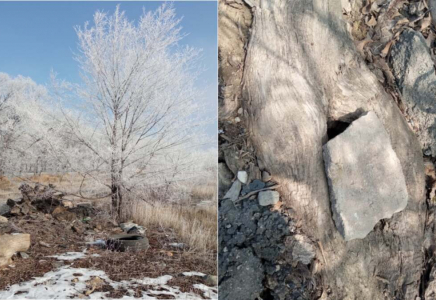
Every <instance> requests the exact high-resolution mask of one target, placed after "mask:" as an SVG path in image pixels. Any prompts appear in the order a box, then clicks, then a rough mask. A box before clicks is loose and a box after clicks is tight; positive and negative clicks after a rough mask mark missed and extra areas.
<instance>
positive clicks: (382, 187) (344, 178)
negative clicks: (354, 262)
mask: <svg viewBox="0 0 436 300" xmlns="http://www.w3.org/2000/svg"><path fill="white" fill-rule="evenodd" d="M323 156H324V163H325V170H326V173H327V179H328V185H329V194H330V201H331V208H332V211H333V219H334V221H335V225H336V228H337V229H338V230H339V232H340V233H341V234H342V236H343V237H344V239H345V240H347V241H349V240H353V239H362V238H364V237H365V236H366V235H367V234H368V233H369V232H370V231H371V230H372V229H373V228H374V225H375V224H376V223H377V222H378V221H380V220H381V219H385V218H390V217H391V216H392V215H393V214H394V213H396V212H399V211H401V210H403V209H404V208H405V207H406V205H407V200H408V193H407V188H406V182H405V179H404V175H403V170H402V168H401V164H400V161H399V159H398V157H397V155H396V154H395V152H394V150H393V149H392V146H391V141H390V139H389V136H388V134H387V132H386V130H385V128H384V126H383V124H382V123H381V121H380V120H379V119H378V118H377V116H376V115H375V113H373V112H368V113H367V114H366V115H364V116H362V117H360V118H359V119H357V120H356V121H354V122H353V123H351V125H350V126H349V127H348V128H347V129H346V130H345V131H344V132H343V133H341V134H340V135H338V136H336V137H335V138H334V139H332V140H330V141H329V142H328V143H327V144H325V145H324V147H323Z"/></svg>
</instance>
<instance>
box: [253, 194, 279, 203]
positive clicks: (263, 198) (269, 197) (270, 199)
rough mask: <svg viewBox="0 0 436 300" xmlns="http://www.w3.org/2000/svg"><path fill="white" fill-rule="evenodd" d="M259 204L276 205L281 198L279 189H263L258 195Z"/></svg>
mask: <svg viewBox="0 0 436 300" xmlns="http://www.w3.org/2000/svg"><path fill="white" fill-rule="evenodd" d="M258 200H259V204H260V205H262V206H268V205H274V204H276V203H277V202H279V200H280V194H279V192H277V191H263V192H260V193H259V196H258Z"/></svg>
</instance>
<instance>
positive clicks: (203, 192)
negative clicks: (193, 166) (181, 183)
mask: <svg viewBox="0 0 436 300" xmlns="http://www.w3.org/2000/svg"><path fill="white" fill-rule="evenodd" d="M191 197H192V199H193V200H200V201H201V200H205V199H217V187H216V183H209V184H204V185H195V186H193V187H192V188H191Z"/></svg>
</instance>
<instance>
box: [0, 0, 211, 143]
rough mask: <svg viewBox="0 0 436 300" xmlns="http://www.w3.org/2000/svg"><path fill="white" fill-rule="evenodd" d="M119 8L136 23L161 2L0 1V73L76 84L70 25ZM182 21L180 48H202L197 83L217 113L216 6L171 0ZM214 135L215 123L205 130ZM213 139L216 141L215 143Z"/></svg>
mask: <svg viewBox="0 0 436 300" xmlns="http://www.w3.org/2000/svg"><path fill="white" fill-rule="evenodd" d="M117 4H120V5H121V10H124V11H125V12H126V15H127V17H128V18H129V19H130V20H138V19H139V17H140V15H141V14H142V8H143V7H145V9H146V10H154V9H156V8H157V7H158V6H160V5H161V4H162V2H160V1H144V2H140V1H138V2H136V1H135V2H126V1H122V2H121V1H120V2H1V1H0V72H5V73H8V74H10V75H12V76H17V75H23V76H26V77H30V78H32V79H33V80H34V81H35V82H37V83H39V84H47V83H48V81H49V76H50V70H51V69H53V70H54V71H56V73H58V77H59V79H65V80H67V81H70V82H80V77H79V69H78V65H77V63H76V62H75V61H74V59H73V53H74V52H76V50H77V36H76V33H75V31H74V28H73V27H74V26H76V25H80V26H82V25H83V24H84V23H85V21H90V22H91V21H92V16H93V14H94V12H95V11H96V10H103V11H106V12H110V13H112V12H113V11H114V9H115V6H116V5H117ZM173 5H174V7H175V9H176V13H177V15H178V16H179V17H183V20H182V22H181V26H182V27H183V30H182V32H184V33H186V34H188V36H187V37H186V38H184V39H183V40H182V41H181V42H180V44H182V45H184V44H186V45H190V46H192V47H195V48H201V49H203V52H202V58H201V64H202V65H203V66H204V67H205V68H206V71H205V72H204V73H203V74H202V76H201V77H200V79H199V81H198V82H197V85H198V87H201V88H206V91H207V92H206V95H205V99H204V101H205V103H206V107H207V109H208V112H207V115H208V116H210V117H214V118H216V115H217V103H218V100H217V99H218V95H217V82H218V78H217V68H218V67H217V57H218V54H217V3H216V2H211V1H209V2H207V1H205V2H174V3H173ZM206 132H207V133H208V134H209V135H211V136H214V137H215V136H216V134H217V125H216V123H215V122H213V124H210V125H208V126H207V128H206ZM214 140H216V139H214Z"/></svg>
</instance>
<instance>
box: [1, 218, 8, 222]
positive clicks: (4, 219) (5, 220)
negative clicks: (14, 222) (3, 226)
mask: <svg viewBox="0 0 436 300" xmlns="http://www.w3.org/2000/svg"><path fill="white" fill-rule="evenodd" d="M7 222H8V218H6V217H3V216H0V223H7Z"/></svg>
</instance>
